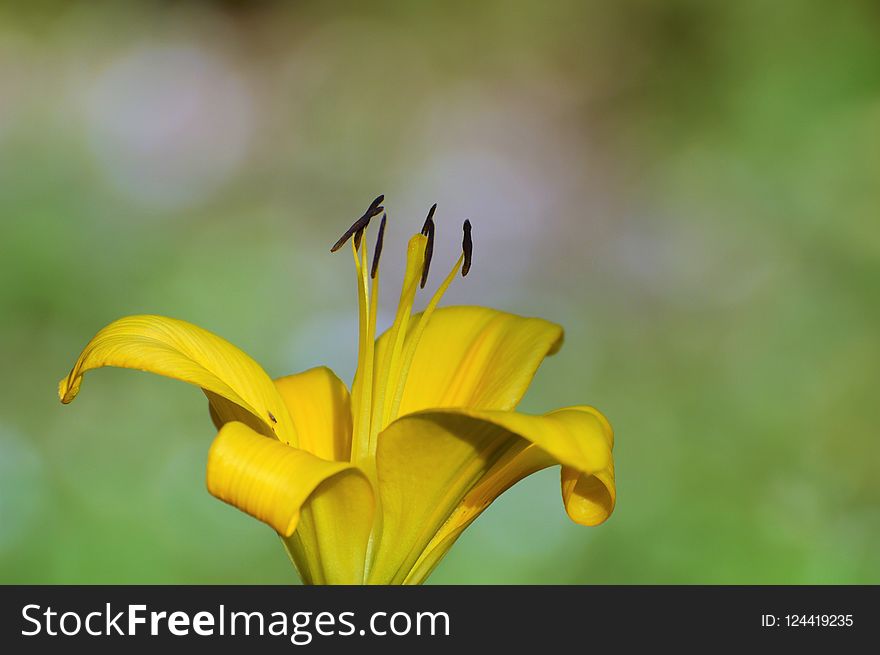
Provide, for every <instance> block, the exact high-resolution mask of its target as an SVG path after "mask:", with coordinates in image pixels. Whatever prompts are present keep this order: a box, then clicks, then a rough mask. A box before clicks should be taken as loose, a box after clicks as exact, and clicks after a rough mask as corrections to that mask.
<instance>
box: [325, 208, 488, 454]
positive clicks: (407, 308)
mask: <svg viewBox="0 0 880 655" xmlns="http://www.w3.org/2000/svg"><path fill="white" fill-rule="evenodd" d="M384 199H385V196H379V197H378V198H376V199H375V200H374V201H373V202H372V203H371V204H370V206H369V207H368V208H367V211H366V212H364V214H363V215H362V216H361V217H360V218H359V219H358V220H356V221H355V222H354V223H353V224H352V226H351V227H350V228H348V230H346V232H345V234H343V235H342V237H340V239H339V240H338V241H337V242H336V244H335V245H334V246H333V247H332V248H331V249H330V252H336V251H337V250H339V249H340V248H342V246H344V245H345V243H346V242H347V241H348V240H349V239H352V237H354V238H353V239H352V243H351V249H352V255H353V256H354V266H355V272H356V274H357V289H358V322H359V343H358V366H357V373H356V374H355V378H354V382H353V383H352V390H351V398H352V417H353V426H354V428H353V429H354V433H353V435H352V447H351V457H350V459H351V461H352V462H355V463H369V462H370V461H372V460H373V458H374V456H375V454H376V438H377V436H378V434H379V432H381V431H382V430H384V429H385V427H386V426H387V425H388V424H389V423H391V421H393V420H394V419H395V418H396V417H397V414H398V411H399V408H400V402H401V399H402V398H403V391H404V389H405V387H406V379H407V376H408V375H409V370H410V367H411V366H412V362H413V358H414V357H415V353H416V349H417V347H418V344H419V340H420V339H421V337H422V334H424V331H425V329H426V328H427V326H428V323H429V321H430V320H431V316H432V315H433V314H434V311H435V310H436V309H437V305H438V304H439V303H440V299H441V298H442V297H443V295H444V294H445V293H446V290H447V289H448V288H449V286H450V285H451V284H452V281H453V280H454V279H455V278H456V276H457V275H458V273H459V271H460V272H461V274H462V277H464V276H466V275H467V274H468V272H469V271H470V268H471V258H472V254H473V241H472V239H471V223H470V221H465V222H464V225H463V231H464V237H463V240H462V254H461V256H460V257H459V258H458V261H456V263H455V265H454V266H453V267H452V270H451V271H450V272H449V274H448V275H447V276H446V278H445V279H444V280H443V282H442V283H441V284H440V286H439V287H438V289H437V291H436V292H435V293H434V295H433V296H432V297H431V300H430V302H429V303H428V305H427V307H426V308H425V310H424V311H423V312H422V313H421V314H420V315H418V316H415V317H414V316H413V314H412V308H413V304H414V303H415V298H416V293H417V291H418V289H419V288H422V289H424V288H425V285H426V284H427V281H428V272H429V270H430V266H431V260H432V258H433V254H434V231H435V223H434V213H435V211H436V210H437V205H436V204H434V205H433V206H432V207H431V209H430V211H429V212H428V217H427V218H426V219H425V223H424V225H423V226H422V230H421V232H420V233H418V234H415V235H413V236H412V237H411V238H410V240H409V244H408V246H407V256H406V272H405V274H404V277H403V285H402V287H401V290H400V299H399V300H398V304H397V312H396V313H395V316H394V322H393V323H392V324H391V327H390V328H389V329H388V332H387V333H386V334H385V336H384V337H383V338H382V339H381V340H380V341H379V342H378V343H377V342H376V313H377V309H378V303H379V260H380V257H381V255H382V243H383V240H384V236H385V225H386V222H387V218H388V217H387V214H383V216H382V222H381V224H380V225H379V233H378V235H377V237H376V248H375V252H374V254H373V260H372V265H371V266H370V267H369V268H368V267H367V262H368V261H369V259H368V253H367V250H368V244H367V238H366V234H367V228H368V227H369V224H370V219H372V218H373V217H374V216H376V215H378V214H380V213H382V212H383V211H384V209H385V208H384V207H382V206H381V205H382V201H383V200H384ZM413 318H415V319H416V320H417V321H418V322H417V323H415V324H414V325H412V326H410V323H411V321H412V319H413Z"/></svg>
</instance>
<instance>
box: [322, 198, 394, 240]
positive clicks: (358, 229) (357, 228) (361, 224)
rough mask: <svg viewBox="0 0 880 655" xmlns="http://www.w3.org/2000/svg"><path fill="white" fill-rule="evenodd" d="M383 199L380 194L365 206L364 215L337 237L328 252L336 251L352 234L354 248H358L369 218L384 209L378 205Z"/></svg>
mask: <svg viewBox="0 0 880 655" xmlns="http://www.w3.org/2000/svg"><path fill="white" fill-rule="evenodd" d="M383 200H385V196H384V195H381V196H379V197H378V198H376V199H375V200H374V201H373V202H371V203H370V206H369V207H367V211H365V212H364V215H363V216H361V217H360V218H359V219H357V220H356V221H355V222H354V223H353V224H352V226H351V227H350V228H348V229H347V230H346V231H345V234H343V235H342V236H341V237H339V241H337V242H336V243H335V244H333V247H332V248H330V252H336V251H337V250H339V249H340V248H341V247H342V246H344V245H345V242H346V241H348V240H349V239H350V238H351V237H352V235H354V246H355V249H357V248H360V246H361V237H363V231H364V230H365V229H366V227H367V225H369V224H370V219H371V218H373V216H376V215H377V214H381V213H382V212H383V211H384V210H385V208H384V207H381V206H380V205H381V204H382V201H383Z"/></svg>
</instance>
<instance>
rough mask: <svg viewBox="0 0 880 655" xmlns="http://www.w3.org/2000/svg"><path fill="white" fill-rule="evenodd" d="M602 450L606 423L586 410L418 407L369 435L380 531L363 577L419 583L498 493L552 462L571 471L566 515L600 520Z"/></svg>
mask: <svg viewBox="0 0 880 655" xmlns="http://www.w3.org/2000/svg"><path fill="white" fill-rule="evenodd" d="M612 447H613V438H612V435H611V433H610V430H609V429H608V427H607V422H606V421H605V420H604V417H601V415H600V414H599V413H598V412H596V410H594V409H592V408H589V407H571V408H566V409H560V410H556V411H554V412H551V413H549V414H546V415H544V416H529V415H526V414H520V413H516V412H504V411H480V410H469V409H468V410H461V409H458V410H456V409H449V410H428V411H424V412H421V413H418V414H413V415H409V416H404V417H402V418H400V419H398V420H397V421H395V422H394V423H392V424H391V425H390V426H388V428H387V429H386V430H385V431H384V432H382V434H380V436H379V447H378V451H377V462H376V463H377V472H378V489H379V495H380V498H381V507H382V534H381V539H380V541H379V545H378V551H377V556H376V558H375V561H374V564H373V569H372V571H371V577H370V580H371V581H372V582H380V583H391V584H394V583H402V582H420V581H421V580H422V579H424V577H425V576H427V574H428V573H429V572H430V570H431V569H432V568H433V566H435V565H436V563H437V562H439V560H440V558H441V557H442V555H443V554H444V553H445V552H446V550H448V548H449V547H450V546H451V545H452V543H453V542H454V541H455V539H456V538H457V537H458V535H459V534H461V532H462V530H464V528H465V527H467V525H468V524H470V523H471V522H472V521H473V520H474V519H475V518H476V517H477V516H478V515H479V514H480V512H482V511H483V510H484V509H485V508H486V507H487V506H488V505H489V504H490V503H491V502H492V501H493V500H494V499H495V498H496V497H497V496H498V495H499V494H501V493H502V492H503V491H504V490H506V489H508V488H509V487H510V486H511V485H513V484H514V483H515V482H517V481H518V480H520V479H521V478H523V477H525V476H526V475H529V474H531V473H533V472H535V471H537V470H539V469H541V468H544V467H546V466H550V465H552V464H562V465H563V466H564V467H565V468H566V470H570V471H571V472H572V473H574V472H576V474H577V477H574V478H571V479H574V480H575V482H574V483H571V482H569V483H564V484H567V485H568V486H564V487H563V495H564V500H565V502H566V507H567V509H568V510H569V515H570V516H571V518H572V519H574V520H576V521H580V522H584V523H585V524H588V525H594V524H596V523H598V522H601V520H604V518H607V517H608V515H610V513H611V511H612V510H613V506H614V474H613V464H612V456H611V449H612ZM567 475H571V474H567ZM565 479H566V478H564V480H565ZM593 480H598V484H596V483H594V482H593ZM600 519H601V520H600Z"/></svg>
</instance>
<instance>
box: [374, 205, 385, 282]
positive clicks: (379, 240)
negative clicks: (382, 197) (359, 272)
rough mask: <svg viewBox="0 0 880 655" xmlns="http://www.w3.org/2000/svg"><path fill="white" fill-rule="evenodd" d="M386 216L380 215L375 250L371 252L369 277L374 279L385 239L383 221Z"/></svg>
mask: <svg viewBox="0 0 880 655" xmlns="http://www.w3.org/2000/svg"><path fill="white" fill-rule="evenodd" d="M387 219H388V215H387V214H382V222H381V223H379V236H377V237H376V250H375V251H374V252H373V265H372V266H371V267H370V277H371V278H373V279H376V273H378V272H379V257H381V256H382V241H383V240H384V239H385V221H386V220H387Z"/></svg>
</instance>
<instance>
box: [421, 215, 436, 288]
mask: <svg viewBox="0 0 880 655" xmlns="http://www.w3.org/2000/svg"><path fill="white" fill-rule="evenodd" d="M436 210H437V203H434V205H433V206H432V207H431V211H429V212H428V218H426V219H425V225H424V226H423V227H422V234H424V235H425V236H427V237H428V243H427V244H426V245H425V266H424V268H422V283H421V288H422V289H424V288H425V285H426V284H427V283H428V271H429V270H430V268H431V258H432V257H433V256H434V212H435V211H436Z"/></svg>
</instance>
